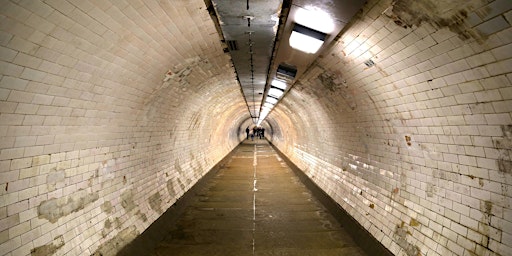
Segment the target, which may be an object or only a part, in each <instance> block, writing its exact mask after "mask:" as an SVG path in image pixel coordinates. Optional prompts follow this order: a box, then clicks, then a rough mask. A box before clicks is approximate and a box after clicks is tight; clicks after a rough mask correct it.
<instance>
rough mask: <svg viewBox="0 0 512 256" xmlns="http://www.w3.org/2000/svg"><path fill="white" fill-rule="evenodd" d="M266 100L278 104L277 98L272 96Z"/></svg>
mask: <svg viewBox="0 0 512 256" xmlns="http://www.w3.org/2000/svg"><path fill="white" fill-rule="evenodd" d="M265 102H268V103H270V104H276V103H277V99H276V98H272V97H267V99H266V100H265Z"/></svg>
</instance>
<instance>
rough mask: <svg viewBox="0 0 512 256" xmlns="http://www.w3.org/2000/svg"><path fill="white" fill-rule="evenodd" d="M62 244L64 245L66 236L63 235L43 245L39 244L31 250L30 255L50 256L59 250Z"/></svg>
mask: <svg viewBox="0 0 512 256" xmlns="http://www.w3.org/2000/svg"><path fill="white" fill-rule="evenodd" d="M62 246H64V238H63V237H62V236H58V237H56V238H55V239H53V241H52V242H51V243H49V244H45V245H42V246H38V247H36V248H34V249H32V250H30V255H32V256H48V255H53V254H55V253H56V252H57V250H59V249H60V248H61V247H62Z"/></svg>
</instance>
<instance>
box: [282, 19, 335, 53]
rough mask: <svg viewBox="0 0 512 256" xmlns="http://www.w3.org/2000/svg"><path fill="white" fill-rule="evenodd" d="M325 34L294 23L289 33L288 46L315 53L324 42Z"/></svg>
mask: <svg viewBox="0 0 512 256" xmlns="http://www.w3.org/2000/svg"><path fill="white" fill-rule="evenodd" d="M325 37H326V34H325V33H322V32H320V31H316V30H314V29H311V28H308V27H305V26H302V25H300V24H295V26H294V27H293V31H292V34H291V35H290V46H291V47H292V48H294V49H297V50H299V51H303V52H305V53H316V52H317V51H318V50H319V49H320V47H322V45H323V44H324V40H325Z"/></svg>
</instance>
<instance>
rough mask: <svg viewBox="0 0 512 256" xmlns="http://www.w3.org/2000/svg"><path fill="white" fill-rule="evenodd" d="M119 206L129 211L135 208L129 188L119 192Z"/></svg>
mask: <svg viewBox="0 0 512 256" xmlns="http://www.w3.org/2000/svg"><path fill="white" fill-rule="evenodd" d="M121 206H123V208H124V209H125V210H126V211H127V212H129V211H131V210H133V209H135V202H134V201H133V193H132V191H131V190H126V191H124V192H123V193H122V194H121Z"/></svg>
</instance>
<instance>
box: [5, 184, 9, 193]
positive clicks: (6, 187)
mask: <svg viewBox="0 0 512 256" xmlns="http://www.w3.org/2000/svg"><path fill="white" fill-rule="evenodd" d="M7 189H9V182H7V183H5V191H7Z"/></svg>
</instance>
